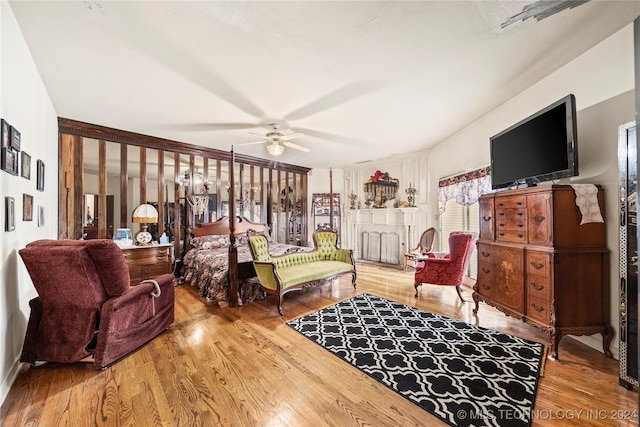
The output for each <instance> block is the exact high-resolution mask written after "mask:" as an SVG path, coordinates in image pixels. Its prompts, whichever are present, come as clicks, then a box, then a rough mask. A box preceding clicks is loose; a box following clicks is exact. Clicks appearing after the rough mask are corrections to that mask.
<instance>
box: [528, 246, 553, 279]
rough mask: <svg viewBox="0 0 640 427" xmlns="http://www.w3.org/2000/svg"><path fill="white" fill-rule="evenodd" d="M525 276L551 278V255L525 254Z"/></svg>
mask: <svg viewBox="0 0 640 427" xmlns="http://www.w3.org/2000/svg"><path fill="white" fill-rule="evenodd" d="M526 268H527V275H536V276H542V277H547V278H548V277H551V255H550V254H548V253H545V252H531V251H529V252H527V259H526Z"/></svg>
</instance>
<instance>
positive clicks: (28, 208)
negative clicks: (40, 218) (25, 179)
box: [22, 194, 33, 221]
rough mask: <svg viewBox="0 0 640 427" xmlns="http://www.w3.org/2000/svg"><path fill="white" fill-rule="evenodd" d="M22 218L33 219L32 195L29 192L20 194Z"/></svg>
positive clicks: (24, 219)
mask: <svg viewBox="0 0 640 427" xmlns="http://www.w3.org/2000/svg"><path fill="white" fill-rule="evenodd" d="M22 220H23V221H33V196H31V195H30V194H23V195H22Z"/></svg>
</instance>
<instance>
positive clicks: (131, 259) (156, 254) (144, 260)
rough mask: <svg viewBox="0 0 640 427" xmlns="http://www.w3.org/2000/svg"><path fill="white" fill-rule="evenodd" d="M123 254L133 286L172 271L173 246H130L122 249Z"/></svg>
mask: <svg viewBox="0 0 640 427" xmlns="http://www.w3.org/2000/svg"><path fill="white" fill-rule="evenodd" d="M122 252H123V253H124V257H125V259H126V260H127V264H129V277H131V284H132V285H137V284H138V283H140V282H142V281H143V280H147V279H152V278H154V277H155V276H159V275H161V274H165V273H171V271H172V268H171V267H172V264H173V245H172V244H167V245H150V246H130V247H125V248H122Z"/></svg>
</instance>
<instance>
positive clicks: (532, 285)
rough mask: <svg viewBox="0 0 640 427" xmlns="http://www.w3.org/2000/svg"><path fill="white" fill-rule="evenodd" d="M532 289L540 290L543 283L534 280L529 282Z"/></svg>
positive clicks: (542, 287)
mask: <svg viewBox="0 0 640 427" xmlns="http://www.w3.org/2000/svg"><path fill="white" fill-rule="evenodd" d="M529 284H530V285H531V287H532V288H533V289H535V290H536V291H541V290H543V289H544V285H538V284H537V283H536V282H531V283H529Z"/></svg>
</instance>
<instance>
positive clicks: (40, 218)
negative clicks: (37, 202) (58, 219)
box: [38, 206, 44, 227]
mask: <svg viewBox="0 0 640 427" xmlns="http://www.w3.org/2000/svg"><path fill="white" fill-rule="evenodd" d="M38 227H44V206H38Z"/></svg>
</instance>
